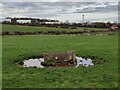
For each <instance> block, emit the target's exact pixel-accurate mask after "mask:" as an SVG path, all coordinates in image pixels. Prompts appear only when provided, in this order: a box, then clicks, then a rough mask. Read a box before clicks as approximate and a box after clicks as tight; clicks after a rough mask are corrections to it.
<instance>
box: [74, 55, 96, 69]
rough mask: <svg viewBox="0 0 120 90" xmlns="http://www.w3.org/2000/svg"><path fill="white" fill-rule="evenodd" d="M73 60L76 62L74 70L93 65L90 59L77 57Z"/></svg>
mask: <svg viewBox="0 0 120 90" xmlns="http://www.w3.org/2000/svg"><path fill="white" fill-rule="evenodd" d="M75 58H76V61H77V65H76V68H77V67H79V66H85V67H89V66H93V65H94V63H93V61H92V59H90V58H87V59H85V58H82V57H77V56H76V57H75Z"/></svg>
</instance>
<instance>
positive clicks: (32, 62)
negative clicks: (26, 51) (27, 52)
mask: <svg viewBox="0 0 120 90" xmlns="http://www.w3.org/2000/svg"><path fill="white" fill-rule="evenodd" d="M41 62H44V58H39V59H38V58H36V59H29V60H25V61H24V65H23V67H37V68H44V66H43V65H41Z"/></svg>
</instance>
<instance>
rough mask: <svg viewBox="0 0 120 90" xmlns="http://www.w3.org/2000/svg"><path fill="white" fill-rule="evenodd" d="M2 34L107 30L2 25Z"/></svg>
mask: <svg viewBox="0 0 120 90" xmlns="http://www.w3.org/2000/svg"><path fill="white" fill-rule="evenodd" d="M2 28H3V30H2V31H3V32H17V31H19V32H48V31H66V32H76V31H84V30H95V31H96V30H104V31H105V30H108V28H85V27H79V28H77V29H70V28H54V27H39V26H20V25H7V24H3V25H2Z"/></svg>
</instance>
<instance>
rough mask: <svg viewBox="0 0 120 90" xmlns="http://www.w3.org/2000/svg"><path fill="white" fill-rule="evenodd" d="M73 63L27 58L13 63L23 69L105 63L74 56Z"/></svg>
mask: <svg viewBox="0 0 120 90" xmlns="http://www.w3.org/2000/svg"><path fill="white" fill-rule="evenodd" d="M75 58H76V59H75V61H76V62H75V63H72V61H65V62H61V60H58V61H55V60H49V61H45V60H44V58H43V57H42V58H40V57H38V58H36V57H35V58H29V59H25V60H22V61H14V63H17V65H19V66H21V67H25V68H30V67H32V68H54V67H56V68H59V67H74V68H75V67H76V68H77V67H89V66H96V65H99V64H104V63H105V62H106V61H105V59H104V58H98V57H97V56H81V57H79V56H76V57H75Z"/></svg>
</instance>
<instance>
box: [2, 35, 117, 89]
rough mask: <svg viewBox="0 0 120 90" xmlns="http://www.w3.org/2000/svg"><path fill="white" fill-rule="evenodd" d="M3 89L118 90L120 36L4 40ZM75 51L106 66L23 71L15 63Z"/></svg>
mask: <svg viewBox="0 0 120 90" xmlns="http://www.w3.org/2000/svg"><path fill="white" fill-rule="evenodd" d="M2 39H3V48H2V51H3V53H2V56H3V57H2V63H3V76H2V83H3V84H2V86H3V88H44V87H47V88H114V87H118V36H117V35H106V36H83V35H82V36H76V35H73V36H65V35H60V36H55V35H53V36H49V35H46V36H45V35H43V36H3V37H2ZM67 50H75V51H76V54H77V55H79V56H86V57H87V56H94V57H97V60H98V61H100V60H101V58H103V59H104V60H105V62H104V63H101V64H98V65H95V66H93V67H88V68H82V67H80V68H74V67H73V68H44V69H37V68H28V69H27V68H22V67H20V66H18V65H16V64H13V62H14V60H24V58H25V57H29V56H32V55H34V56H38V55H41V54H42V53H44V52H53V51H67Z"/></svg>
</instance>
